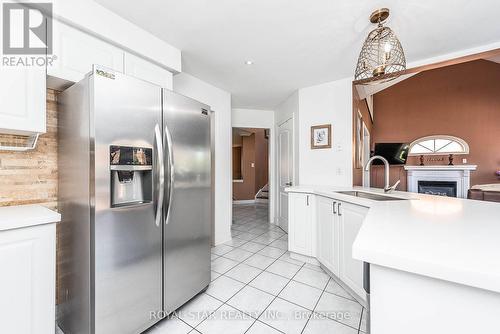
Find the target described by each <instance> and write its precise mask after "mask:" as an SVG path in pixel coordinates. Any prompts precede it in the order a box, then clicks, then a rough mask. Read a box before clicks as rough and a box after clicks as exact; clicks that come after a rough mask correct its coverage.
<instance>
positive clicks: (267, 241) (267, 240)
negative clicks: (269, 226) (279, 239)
mask: <svg viewBox="0 0 500 334" xmlns="http://www.w3.org/2000/svg"><path fill="white" fill-rule="evenodd" d="M274 240H276V238H271V237H269V236H263V235H261V236H258V237H257V238H255V239H253V240H252V241H253V242H258V243H259V244H263V245H269V244H270V243H271V242H273V241H274Z"/></svg>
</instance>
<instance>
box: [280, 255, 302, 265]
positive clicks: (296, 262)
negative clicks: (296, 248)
mask: <svg viewBox="0 0 500 334" xmlns="http://www.w3.org/2000/svg"><path fill="white" fill-rule="evenodd" d="M280 260H281V261H286V262H290V263H293V264H296V265H298V266H302V265H303V264H304V263H305V262H304V261H300V260H297V259H292V257H291V256H290V252H286V253H285V254H283V255H281V257H280Z"/></svg>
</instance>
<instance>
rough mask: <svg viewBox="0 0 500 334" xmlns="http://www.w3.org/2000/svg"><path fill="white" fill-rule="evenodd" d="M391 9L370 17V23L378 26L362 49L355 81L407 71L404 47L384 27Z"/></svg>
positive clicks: (376, 12) (380, 11)
mask: <svg viewBox="0 0 500 334" xmlns="http://www.w3.org/2000/svg"><path fill="white" fill-rule="evenodd" d="M388 17H389V9H388V8H382V9H379V10H376V11H375V12H373V13H372V14H371V15H370V22H371V23H374V24H377V28H375V29H374V30H372V31H371V32H370V33H369V34H368V37H367V38H366V40H365V43H364V44H363V47H362V48H361V52H360V53H359V58H358V64H357V65H356V73H355V75H354V77H355V80H363V79H370V78H374V77H379V76H381V75H384V74H389V73H395V72H399V71H403V70H405V69H406V59H405V54H404V51H403V47H402V46H401V43H400V42H399V40H398V38H397V37H396V35H395V34H394V32H393V31H392V30H391V28H389V27H384V21H385V20H387V18H388Z"/></svg>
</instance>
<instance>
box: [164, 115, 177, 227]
mask: <svg viewBox="0 0 500 334" xmlns="http://www.w3.org/2000/svg"><path fill="white" fill-rule="evenodd" d="M165 137H166V139H167V150H168V151H167V157H168V171H169V175H168V200H167V203H168V206H167V216H166V218H165V225H167V224H168V221H169V218H170V207H171V204H172V198H173V197H174V180H175V171H174V154H173V147H172V135H171V133H170V130H169V129H168V126H167V125H165Z"/></svg>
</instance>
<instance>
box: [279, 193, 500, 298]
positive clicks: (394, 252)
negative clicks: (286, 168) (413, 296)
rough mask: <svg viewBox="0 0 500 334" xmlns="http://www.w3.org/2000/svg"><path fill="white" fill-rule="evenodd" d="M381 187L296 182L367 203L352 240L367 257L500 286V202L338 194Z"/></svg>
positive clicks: (402, 267) (486, 286) (461, 280)
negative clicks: (349, 186)
mask: <svg viewBox="0 0 500 334" xmlns="http://www.w3.org/2000/svg"><path fill="white" fill-rule="evenodd" d="M345 190H360V191H366V192H372V193H379V194H381V193H382V194H383V190H382V189H373V188H362V187H353V188H338V187H325V186H298V187H290V188H287V191H289V192H301V193H312V194H317V195H321V196H326V197H330V198H335V199H338V200H343V201H346V202H351V203H354V204H359V205H363V206H366V207H369V208H370V210H369V211H368V214H367V216H366V218H365V221H364V223H363V226H362V227H361V229H360V231H359V234H358V236H357V238H356V240H355V242H354V245H353V257H354V258H356V259H359V260H362V261H364V262H369V263H372V264H377V265H380V266H384V267H389V268H393V269H398V270H403V271H407V272H411V273H415V274H420V275H424V276H429V277H433V278H438V279H443V280H446V281H451V282H455V283H460V284H464V285H468V286H473V287H477V288H482V289H486V290H490V291H496V292H500V203H492V202H482V201H473V200H465V199H458V198H449V197H439V196H430V195H423V194H416V193H407V192H399V191H396V192H393V193H391V194H389V195H390V196H394V197H401V198H408V199H410V200H403V201H374V200H368V199H363V198H357V197H353V196H349V195H343V194H338V193H336V191H345Z"/></svg>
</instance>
